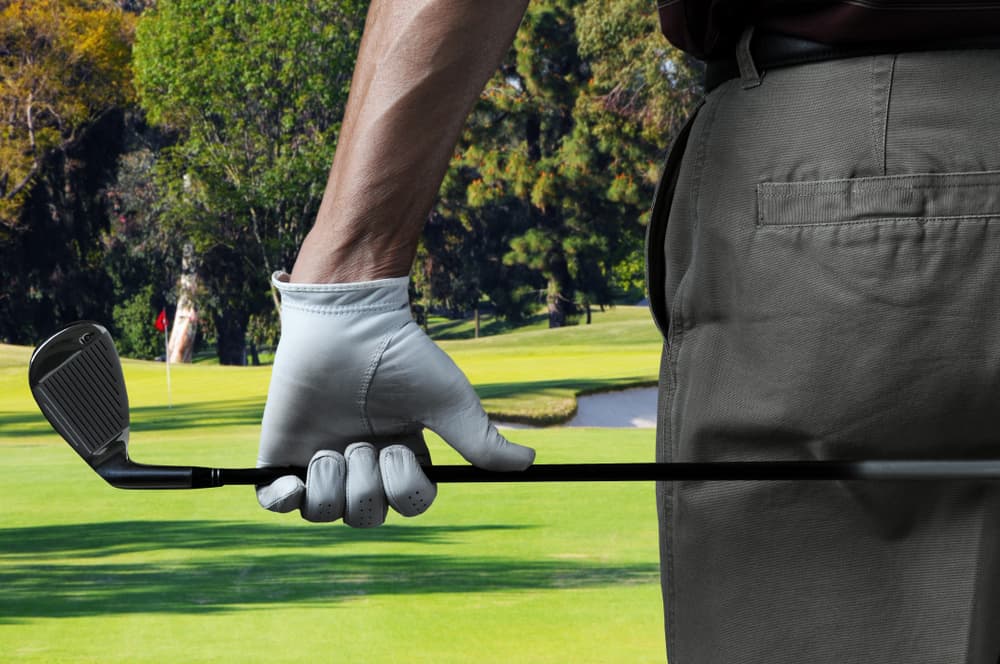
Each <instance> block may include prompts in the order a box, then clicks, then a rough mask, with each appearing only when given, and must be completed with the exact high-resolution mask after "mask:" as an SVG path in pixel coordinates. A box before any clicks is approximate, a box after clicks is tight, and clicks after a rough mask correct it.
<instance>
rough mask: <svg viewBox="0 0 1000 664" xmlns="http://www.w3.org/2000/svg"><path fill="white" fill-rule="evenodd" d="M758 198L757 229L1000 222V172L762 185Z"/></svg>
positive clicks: (875, 177) (929, 174)
mask: <svg viewBox="0 0 1000 664" xmlns="http://www.w3.org/2000/svg"><path fill="white" fill-rule="evenodd" d="M974 190H979V191H978V192H977V193H972V192H973V191H974ZM959 192H962V193H959ZM756 195H757V223H756V225H757V227H758V228H762V227H766V228H803V227H814V226H815V227H824V226H850V225H878V224H886V223H914V222H933V221H961V220H970V221H971V220H977V219H978V220H982V219H991V218H998V217H1000V171H979V172H955V173H915V174H907V175H889V176H874V177H860V178H839V179H830V180H809V181H802V182H762V183H759V184H758V185H757V186H756ZM810 201H814V203H810ZM804 220H806V221H804Z"/></svg>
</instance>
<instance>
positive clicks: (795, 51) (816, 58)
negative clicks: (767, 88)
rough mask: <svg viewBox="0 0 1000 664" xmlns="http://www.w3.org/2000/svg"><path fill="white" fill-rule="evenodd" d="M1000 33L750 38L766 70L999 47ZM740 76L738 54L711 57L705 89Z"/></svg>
mask: <svg viewBox="0 0 1000 664" xmlns="http://www.w3.org/2000/svg"><path fill="white" fill-rule="evenodd" d="M998 48H1000V35H991V36H987V37H961V38H953V39H942V40H935V41H927V40H919V41H917V40H913V41H895V42H880V43H877V44H847V45H840V46H830V45H829V44H821V43H819V42H814V41H810V40H808V39H802V38H801V37H791V36H789V35H783V34H780V33H777V32H766V31H762V30H759V31H754V33H753V37H752V38H751V40H750V55H751V56H752V57H753V61H754V65H755V66H756V67H757V69H758V71H760V72H761V73H763V72H764V71H766V70H768V69H775V68H777V67H790V66H792V65H801V64H806V63H809V62H822V61H823V60H836V59H841V58H856V57H861V56H866V55H881V54H885V53H906V52H912V51H952V50H970V49H998ZM739 76H740V68H739V65H738V64H737V61H736V54H735V53H733V55H732V56H731V57H729V58H725V59H720V60H709V61H708V62H706V66H705V92H706V93H707V92H711V91H712V90H713V89H714V88H717V87H718V86H719V85H721V84H722V83H725V82H726V81H728V80H729V79H731V78H738V77H739Z"/></svg>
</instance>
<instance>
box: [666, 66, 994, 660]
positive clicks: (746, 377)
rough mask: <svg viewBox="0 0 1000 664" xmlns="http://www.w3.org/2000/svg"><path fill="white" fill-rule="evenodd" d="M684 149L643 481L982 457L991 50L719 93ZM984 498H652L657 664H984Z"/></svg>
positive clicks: (961, 490)
mask: <svg viewBox="0 0 1000 664" xmlns="http://www.w3.org/2000/svg"><path fill="white" fill-rule="evenodd" d="M688 131H689V135H688V136H686V137H682V139H681V140H679V141H678V142H677V144H676V145H675V146H674V148H673V149H672V156H671V157H670V158H669V159H668V164H667V167H666V168H665V170H664V181H663V182H662V183H661V186H660V189H659V190H658V193H657V203H656V206H655V207H654V211H653V220H652V222H651V231H650V244H649V247H648V251H649V255H648V260H649V266H650V267H649V270H650V272H649V276H650V284H649V285H650V290H651V293H652V294H653V297H652V298H651V299H654V302H653V304H654V312H655V313H656V314H657V318H658V322H659V324H660V326H661V329H662V330H664V332H665V335H666V345H665V350H664V356H663V365H662V378H661V389H660V406H659V410H660V412H659V415H660V420H659V427H658V436H657V452H658V458H659V460H661V461H721V460H733V461H736V460H809V459H866V458H867V459H877V458H881V459H886V458H921V459H933V458H1000V51H990V50H981V51H942V52H915V53H903V54H899V55H891V54H890V55H878V56H868V57H858V58H850V59H842V60H833V61H827V62H820V63H812V64H806V65H800V66H793V67H785V68H780V69H774V70H772V71H767V72H764V73H763V77H762V79H761V80H760V81H759V84H755V83H754V82H752V81H751V80H749V79H744V80H740V79H733V80H730V81H728V82H727V83H724V84H723V85H721V86H720V87H718V88H716V89H715V90H713V91H712V92H711V93H710V94H709V95H708V96H707V97H706V99H705V102H704V105H703V106H702V107H701V108H700V110H699V111H698V112H697V114H696V116H695V117H694V119H693V122H691V123H690V125H689V127H688ZM998 484H1000V483H994V484H991V483H988V482H971V481H966V482H962V481H953V482H859V481H851V482H833V481H830V482H795V481H792V482H728V483H726V482H677V483H664V484H661V485H660V486H659V487H658V494H657V495H658V504H659V514H660V526H661V528H660V530H661V550H662V570H663V598H664V607H665V617H666V633H667V652H668V656H669V660H670V664H728V663H731V662H733V663H736V662H738V663H743V662H748V663H753V662H761V663H764V662H766V663H768V664H779V663H784V662H788V663H794V664H803V663H816V662H820V663H822V662H829V663H830V664H849V663H854V662H877V663H892V662H900V663H906V664H917V663H921V662H926V663H927V664H959V663H963V662H973V663H976V664H995V663H996V662H998V658H1000V487H998Z"/></svg>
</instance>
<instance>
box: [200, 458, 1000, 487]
mask: <svg viewBox="0 0 1000 664" xmlns="http://www.w3.org/2000/svg"><path fill="white" fill-rule="evenodd" d="M424 472H425V473H426V474H427V477H428V478H430V480H431V481H433V482H449V483H481V482H634V481H678V480H700V481H745V480H972V479H978V480H997V479H1000V460H968V461H966V460H941V461H922V460H921V461H734V462H713V463H567V464H537V465H534V466H531V467H529V468H527V469H526V470H522V471H512V472H500V471H492V470H483V469H482V468H476V467H475V466H425V467H424ZM211 473H212V474H213V475H215V477H214V478H213V479H212V483H211V484H207V485H203V486H223V485H228V484H258V485H259V484H270V483H271V482H273V481H274V480H276V479H278V478H279V477H282V476H284V475H296V476H298V477H300V478H302V479H305V474H306V473H305V469H304V468H298V467H283V468H279V467H272V468H247V469H234V468H228V469H227V468H216V469H211ZM216 474H217V475H216Z"/></svg>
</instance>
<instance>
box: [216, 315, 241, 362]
mask: <svg viewBox="0 0 1000 664" xmlns="http://www.w3.org/2000/svg"><path fill="white" fill-rule="evenodd" d="M212 318H213V320H214V321H215V334H216V340H215V341H216V352H217V353H218V355H219V364H226V365H236V366H242V365H244V364H246V332H247V316H246V315H242V314H239V313H237V312H235V311H227V312H223V313H221V314H215V315H214V316H213V317H212Z"/></svg>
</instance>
